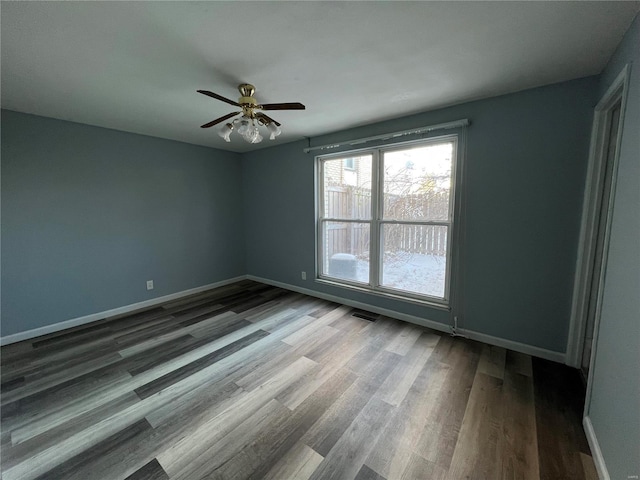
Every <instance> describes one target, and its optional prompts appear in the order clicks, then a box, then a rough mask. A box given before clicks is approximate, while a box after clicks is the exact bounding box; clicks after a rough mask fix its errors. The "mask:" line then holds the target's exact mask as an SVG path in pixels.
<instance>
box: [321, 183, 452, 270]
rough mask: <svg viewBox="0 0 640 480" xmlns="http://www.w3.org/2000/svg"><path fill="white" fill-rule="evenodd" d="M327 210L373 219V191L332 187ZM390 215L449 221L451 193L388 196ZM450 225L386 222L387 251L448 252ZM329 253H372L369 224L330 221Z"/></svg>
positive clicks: (336, 214) (361, 255)
mask: <svg viewBox="0 0 640 480" xmlns="http://www.w3.org/2000/svg"><path fill="white" fill-rule="evenodd" d="M324 207H325V212H326V216H327V217H329V218H369V217H370V215H371V191H370V190H367V189H361V188H356V187H344V186H339V187H338V186H331V187H328V188H327V190H326V197H325V206H324ZM385 211H386V213H387V215H389V216H392V217H395V218H402V219H413V218H417V217H419V218H426V219H428V220H447V219H448V214H449V195H448V193H447V192H442V193H431V194H415V195H403V196H399V195H396V196H394V195H388V194H387V195H385ZM448 231H449V227H447V226H440V225H406V224H385V226H384V227H383V239H382V240H383V242H384V243H383V250H384V251H385V252H393V253H396V252H401V251H402V252H409V253H418V254H423V255H445V254H446V251H447V241H448V239H447V235H448V233H449V232H448ZM324 240H325V255H326V257H325V258H327V259H329V258H331V257H332V256H333V255H334V254H336V253H350V254H352V255H355V256H356V257H358V258H367V257H368V256H369V242H370V231H369V224H367V223H351V222H342V223H340V222H330V223H328V224H327V228H326V230H325V239H324Z"/></svg>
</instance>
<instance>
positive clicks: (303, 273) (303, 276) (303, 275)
mask: <svg viewBox="0 0 640 480" xmlns="http://www.w3.org/2000/svg"><path fill="white" fill-rule="evenodd" d="M302 279H303V280H306V279H307V272H302Z"/></svg>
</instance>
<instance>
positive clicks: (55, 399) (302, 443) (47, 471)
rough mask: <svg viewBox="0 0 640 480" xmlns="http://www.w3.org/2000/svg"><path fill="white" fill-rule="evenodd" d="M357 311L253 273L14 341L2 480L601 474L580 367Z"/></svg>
mask: <svg viewBox="0 0 640 480" xmlns="http://www.w3.org/2000/svg"><path fill="white" fill-rule="evenodd" d="M354 312H355V311H354V309H352V308H350V307H345V306H340V305H337V304H334V303H331V302H327V301H322V300H318V299H314V298H311V297H306V296H304V295H300V294H296V293H292V292H288V291H286V290H282V289H279V288H274V287H270V286H266V285H262V284H259V283H255V282H250V281H244V282H239V283H237V284H234V285H229V286H226V287H222V288H219V289H215V290H211V291H208V292H205V293H202V294H198V295H195V296H192V297H189V298H185V299H181V300H179V301H174V302H170V303H167V304H165V305H163V306H161V307H155V308H151V309H148V310H146V311H142V312H137V313H134V314H130V315H126V316H121V317H118V318H110V319H106V320H103V321H101V322H97V323H94V324H91V325H89V326H85V327H78V328H75V329H72V330H67V331H64V332H59V333H56V334H52V335H48V336H46V337H40V338H37V339H34V340H32V341H25V342H21V343H18V344H14V345H9V346H6V347H3V348H2V351H1V352H2V396H1V403H2V423H1V427H2V428H1V444H0V446H1V448H2V478H3V479H4V480H14V479H34V478H38V479H45V478H46V479H82V480H87V479H136V480H140V479H158V480H159V479H190V480H193V479H200V478H213V479H231V478H238V479H249V478H251V479H274V480H285V479H314V480H315V479H357V480H364V479H388V480H390V479H403V480H409V479H446V480H461V479H489V480H496V479H503V478H504V479H543V480H547V479H549V480H556V479H572V480H574V479H582V478H586V479H591V478H596V477H595V476H594V475H595V470H594V467H593V461H592V459H591V456H590V452H589V448H588V445H587V443H586V439H585V437H584V433H583V431H582V427H581V421H580V418H581V401H582V400H581V398H580V397H581V392H582V385H581V382H580V380H579V376H578V373H577V371H574V370H572V369H569V368H566V367H564V366H562V365H558V364H554V363H551V362H547V361H543V360H538V359H533V360H532V359H531V357H529V356H527V355H524V354H520V353H516V352H512V351H509V350H505V349H502V348H497V347H490V346H488V345H484V344H481V343H478V342H474V341H470V340H465V339H460V338H452V337H449V336H447V335H442V334H440V333H436V332H434V331H431V330H428V329H425V328H421V327H418V326H415V325H411V324H407V323H403V322H401V321H397V320H393V319H390V318H387V317H382V316H379V315H375V314H370V313H367V312H355V313H357V314H358V315H357V316H354V315H353V313H354ZM362 317H365V318H362Z"/></svg>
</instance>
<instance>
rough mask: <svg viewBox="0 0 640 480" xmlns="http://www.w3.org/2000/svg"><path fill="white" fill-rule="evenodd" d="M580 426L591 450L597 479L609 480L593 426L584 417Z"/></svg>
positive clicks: (588, 419)
mask: <svg viewBox="0 0 640 480" xmlns="http://www.w3.org/2000/svg"><path fill="white" fill-rule="evenodd" d="M582 426H583V427H584V433H585V435H586V436H587V442H588V443H589V448H591V456H592V457H593V463H595V464H596V471H597V472H598V478H599V479H600V480H611V477H610V476H609V471H608V470H607V465H606V464H605V463H604V457H603V456H602V450H600V444H599V443H598V439H597V437H596V432H595V430H594V429H593V424H592V423H591V419H590V418H589V416H588V415H587V416H585V417H584V418H583V419H582Z"/></svg>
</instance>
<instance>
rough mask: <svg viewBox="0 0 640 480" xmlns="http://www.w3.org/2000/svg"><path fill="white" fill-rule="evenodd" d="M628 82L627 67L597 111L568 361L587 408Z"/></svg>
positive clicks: (596, 108)
mask: <svg viewBox="0 0 640 480" xmlns="http://www.w3.org/2000/svg"><path fill="white" fill-rule="evenodd" d="M628 76H629V67H628V66H626V67H625V68H624V69H623V70H622V72H621V73H620V74H619V75H618V77H617V78H616V79H615V80H614V82H613V83H612V85H611V86H610V87H609V89H608V90H607V92H606V93H605V94H604V96H603V97H602V99H601V100H600V102H598V104H597V105H596V107H595V111H594V120H593V129H592V133H591V148H590V152H589V165H588V169H587V176H586V183H585V193H584V205H583V211H582V225H581V230H580V241H579V242H580V243H579V245H578V258H577V263H576V275H575V280H574V295H573V303H572V310H571V323H570V328H569V339H568V343H567V355H566V363H567V364H568V365H570V366H572V367H575V368H578V369H580V371H581V372H582V375H583V379H584V380H585V383H586V384H587V398H586V401H587V403H588V402H589V383H590V373H592V372H591V370H592V369H593V361H594V358H595V348H596V345H597V338H598V324H599V317H600V311H601V308H602V305H601V303H602V292H603V287H604V279H605V275H606V265H607V256H608V247H609V236H610V229H611V220H612V214H613V199H614V195H615V185H616V173H617V168H618V157H619V148H620V139H621V136H622V129H623V124H622V123H623V119H624V111H625V98H626V89H627V84H628Z"/></svg>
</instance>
